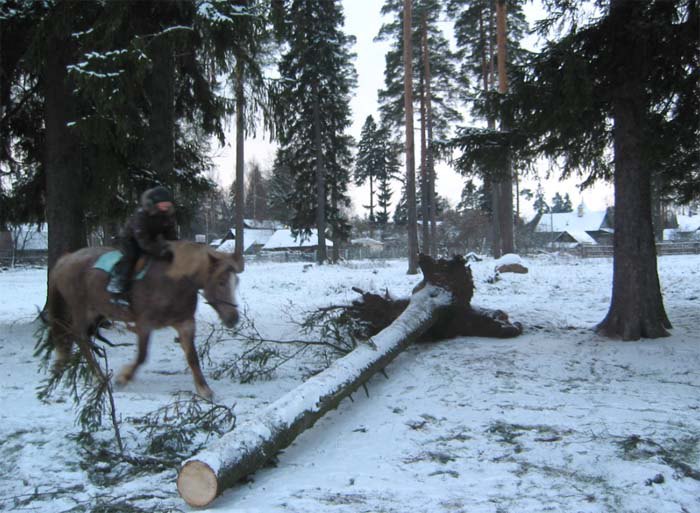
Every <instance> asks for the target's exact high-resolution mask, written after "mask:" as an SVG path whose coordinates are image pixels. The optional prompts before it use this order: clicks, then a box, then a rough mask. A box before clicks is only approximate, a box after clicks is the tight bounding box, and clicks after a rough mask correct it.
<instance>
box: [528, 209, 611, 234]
mask: <svg viewBox="0 0 700 513" xmlns="http://www.w3.org/2000/svg"><path fill="white" fill-rule="evenodd" d="M605 214H606V212H605V210H602V211H599V212H586V211H584V212H583V214H582V215H579V213H578V212H566V213H562V214H543V215H542V218H541V219H540V222H539V223H537V227H536V228H535V231H536V232H540V233H541V232H549V233H551V232H569V233H572V230H573V231H576V232H592V231H599V230H601V229H603V228H606V227H605V226H603V223H604V221H605Z"/></svg>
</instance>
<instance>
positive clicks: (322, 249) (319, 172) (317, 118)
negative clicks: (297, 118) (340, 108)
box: [313, 83, 328, 264]
mask: <svg viewBox="0 0 700 513" xmlns="http://www.w3.org/2000/svg"><path fill="white" fill-rule="evenodd" d="M313 94H314V105H313V118H314V146H315V147H316V202H317V206H316V230H317V235H318V249H317V252H316V259H317V260H318V263H319V264H323V263H325V262H326V260H327V259H328V254H327V252H326V170H325V166H324V165H323V143H322V140H321V106H320V99H319V97H318V95H319V90H318V84H317V83H315V84H314V86H313Z"/></svg>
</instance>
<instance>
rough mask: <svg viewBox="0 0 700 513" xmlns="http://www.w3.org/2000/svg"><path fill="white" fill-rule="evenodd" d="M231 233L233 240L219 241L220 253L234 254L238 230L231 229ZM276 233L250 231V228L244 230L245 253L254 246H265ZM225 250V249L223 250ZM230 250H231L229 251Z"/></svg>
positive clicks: (270, 231) (271, 231) (272, 231)
mask: <svg viewBox="0 0 700 513" xmlns="http://www.w3.org/2000/svg"><path fill="white" fill-rule="evenodd" d="M229 233H230V234H231V236H232V237H233V239H228V240H226V241H224V242H221V240H219V244H220V245H219V247H218V248H217V250H218V251H223V252H225V253H233V251H234V247H235V244H236V230H234V229H233V228H231V229H230V230H229ZM274 233H275V231H274V230H255V229H250V228H244V229H243V251H248V249H250V247H251V246H253V245H256V244H257V245H263V244H265V243H266V242H267V241H268V240H269V239H270V237H272V235H273V234H274ZM222 248H223V249H222ZM229 248H230V249H229Z"/></svg>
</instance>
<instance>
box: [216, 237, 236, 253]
mask: <svg viewBox="0 0 700 513" xmlns="http://www.w3.org/2000/svg"><path fill="white" fill-rule="evenodd" d="M216 250H217V251H221V252H222V253H233V252H234V251H236V241H235V240H233V239H229V240H225V241H224V242H222V243H221V245H220V246H219V247H218V248H216Z"/></svg>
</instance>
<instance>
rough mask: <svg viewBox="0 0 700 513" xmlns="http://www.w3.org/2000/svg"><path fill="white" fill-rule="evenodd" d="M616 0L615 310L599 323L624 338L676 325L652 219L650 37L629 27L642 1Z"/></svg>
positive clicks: (613, 7) (652, 334) (612, 11)
mask: <svg viewBox="0 0 700 513" xmlns="http://www.w3.org/2000/svg"><path fill="white" fill-rule="evenodd" d="M635 4H636V2H635V1H633V0H613V1H612V2H611V6H610V16H611V17H613V20H617V23H618V25H619V27H620V29H619V30H617V31H616V34H615V37H616V41H615V43H616V44H615V48H617V49H618V51H621V52H622V51H625V49H627V50H628V53H627V54H625V55H618V59H617V60H618V62H624V63H625V64H626V65H624V66H621V67H620V69H619V70H618V75H617V77H616V91H615V93H614V95H613V98H612V108H613V112H612V115H613V120H614V127H613V151H614V158H615V163H614V164H615V177H614V185H615V233H614V236H613V244H614V259H613V290H612V299H611V302H610V309H609V310H608V314H607V315H606V317H605V319H603V321H602V322H601V323H600V324H599V325H598V326H597V327H596V331H597V332H598V333H600V334H601V335H604V336H606V337H610V338H621V339H622V340H638V339H639V338H658V337H664V336H668V335H669V333H668V331H667V329H668V328H671V323H670V321H669V320H668V317H667V315H666V311H665V308H664V303H663V297H662V295H661V286H660V284H659V275H658V271H657V267H656V245H655V242H654V230H653V224H652V218H651V173H650V170H649V169H648V168H647V167H646V166H645V163H644V161H643V159H642V153H643V148H642V144H643V143H642V141H643V134H644V126H645V119H646V104H645V101H646V100H645V91H644V87H645V86H644V81H643V77H644V76H645V73H644V69H645V66H646V65H647V62H646V61H645V57H644V56H645V52H644V36H643V35H642V37H638V35H635V33H634V32H635V31H633V30H631V29H630V28H629V25H630V24H632V25H633V24H634V22H635V17H636V15H637V12H638V11H637V10H638V9H639V8H640V6H639V5H635Z"/></svg>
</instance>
